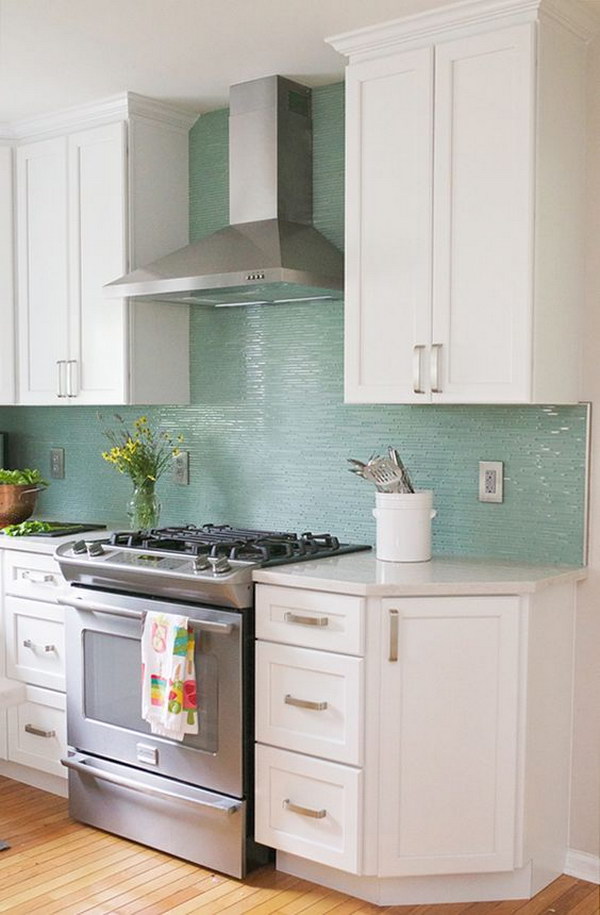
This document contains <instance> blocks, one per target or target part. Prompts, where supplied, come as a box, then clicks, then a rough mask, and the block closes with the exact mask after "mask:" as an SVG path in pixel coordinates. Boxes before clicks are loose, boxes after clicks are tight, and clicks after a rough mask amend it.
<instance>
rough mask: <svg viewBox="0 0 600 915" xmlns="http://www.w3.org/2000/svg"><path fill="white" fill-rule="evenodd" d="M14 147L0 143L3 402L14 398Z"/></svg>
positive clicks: (0, 387) (0, 396)
mask: <svg viewBox="0 0 600 915" xmlns="http://www.w3.org/2000/svg"><path fill="white" fill-rule="evenodd" d="M13 263H14V252H13V150H12V149H11V147H10V146H8V145H7V146H3V145H2V144H1V143H0V322H1V326H2V333H0V404H12V403H14V400H15V338H14V316H15V300H14V277H13Z"/></svg>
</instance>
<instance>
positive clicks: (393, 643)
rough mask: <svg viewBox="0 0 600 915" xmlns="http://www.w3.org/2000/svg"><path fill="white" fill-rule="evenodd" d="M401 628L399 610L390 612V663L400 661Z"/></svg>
mask: <svg viewBox="0 0 600 915" xmlns="http://www.w3.org/2000/svg"><path fill="white" fill-rule="evenodd" d="M399 628H400V614H399V613H398V611H397V610H390V650H389V654H388V661H397V660H398V635H399Z"/></svg>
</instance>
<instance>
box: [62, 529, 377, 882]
mask: <svg viewBox="0 0 600 915" xmlns="http://www.w3.org/2000/svg"><path fill="white" fill-rule="evenodd" d="M360 549H368V547H364V546H360V545H353V544H340V543H339V542H338V540H337V539H336V538H335V537H331V536H329V535H319V536H314V535H312V534H306V535H302V536H296V535H295V534H285V533H274V532H261V531H249V530H240V529H232V528H230V527H228V526H215V525H205V526H204V527H203V528H196V527H186V528H162V529H160V530H157V531H150V532H144V533H136V534H132V533H129V532H127V533H120V534H114V535H112V536H111V537H110V539H108V540H104V541H97V540H94V541H85V540H79V541H72V542H70V543H67V544H64V545H62V546H60V547H59V548H58V550H57V552H56V558H57V560H58V562H59V563H60V566H61V569H62V572H63V574H64V576H65V578H66V579H67V580H68V581H69V582H70V583H71V587H70V590H69V593H67V594H65V595H64V596H63V597H61V598H60V600H61V602H62V603H63V604H65V605H66V607H67V608H68V609H67V612H66V620H65V622H66V638H67V641H66V651H67V734H68V741H69V752H68V756H67V758H66V759H64V760H63V763H64V765H65V766H66V767H67V768H68V770H69V804H70V812H71V814H72V816H73V817H74V818H75V819H78V820H81V821H82V822H85V823H89V824H91V825H93V826H97V827H99V828H101V829H105V830H108V831H109V832H115V833H117V834H119V835H122V836H125V837H127V838H130V839H133V840H135V841H139V842H142V843H144V844H147V845H151V846H153V847H155V848H158V849H161V850H163V851H167V852H169V853H171V854H174V855H178V856H180V857H182V858H186V859H188V860H191V861H194V862H196V863H198V864H202V865H204V866H205V867H210V868H214V869H215V870H220V871H223V872H225V873H228V874H231V875H233V876H236V877H241V876H243V875H244V873H245V872H246V870H247V868H249V867H252V866H254V865H256V864H260V863H263V862H264V861H265V860H266V859H267V855H268V849H265V848H264V847H262V846H259V845H257V844H256V843H254V841H253V838H252V836H253V798H252V784H253V773H252V745H253V638H254V618H253V611H252V606H253V598H252V570H253V569H255V568H256V567H258V566H264V565H273V564H276V563H283V562H297V561H302V560H303V559H315V558H318V557H321V556H328V555H334V554H336V553H340V552H351V551H354V550H360ZM148 610H158V611H160V612H163V613H183V614H185V615H187V616H188V617H189V619H190V625H191V627H192V629H193V630H194V631H195V632H196V633H197V638H196V649H195V652H196V671H197V692H198V697H199V733H198V734H197V735H186V737H185V739H184V740H183V741H182V742H179V741H176V740H170V739H167V738H164V737H158V736H155V735H153V734H151V732H150V727H149V725H148V724H147V723H146V722H145V721H144V720H143V719H142V717H141V683H140V639H141V632H142V625H143V619H144V614H145V613H146V611H148Z"/></svg>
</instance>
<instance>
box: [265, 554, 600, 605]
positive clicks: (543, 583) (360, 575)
mask: <svg viewBox="0 0 600 915" xmlns="http://www.w3.org/2000/svg"><path fill="white" fill-rule="evenodd" d="M586 575H587V570H586V569H585V568H581V567H579V566H550V565H548V566H546V565H531V564H529V563H520V562H510V561H508V560H503V559H475V558H467V557H458V556H453V557H443V556H439V557H434V558H433V559H432V560H431V561H430V562H407V563H403V562H381V561H378V560H377V559H376V558H375V552H374V551H371V552H368V553H367V552H364V553H349V554H346V555H343V556H334V557H331V558H330V559H318V560H314V561H308V562H296V563H292V564H290V565H284V566H276V567H274V568H271V569H257V570H256V572H255V573H254V576H253V577H254V581H255V582H260V583H263V584H270V585H283V586H285V587H289V588H309V589H311V590H317V591H335V592H337V593H338V594H356V595H359V596H361V597H401V596H406V597H415V596H418V595H426V594H431V595H436V594H438V595H442V594H444V595H450V594H530V593H532V592H534V591H539V590H541V589H542V588H546V587H548V586H549V585H553V584H559V583H560V584H562V583H566V582H573V581H581V580H582V579H584V578H585V577H586Z"/></svg>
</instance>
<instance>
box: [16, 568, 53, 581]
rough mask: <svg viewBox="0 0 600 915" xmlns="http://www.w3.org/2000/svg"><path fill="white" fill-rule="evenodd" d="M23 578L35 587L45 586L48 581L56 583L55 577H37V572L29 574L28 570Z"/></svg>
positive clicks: (23, 574)
mask: <svg viewBox="0 0 600 915" xmlns="http://www.w3.org/2000/svg"><path fill="white" fill-rule="evenodd" d="M21 578H25V579H26V580H27V581H30V582H31V583H32V584H34V585H43V584H46V582H48V581H54V575H36V574H35V572H29V571H28V570H27V569H26V570H25V571H24V572H23V573H22V575H21Z"/></svg>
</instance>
